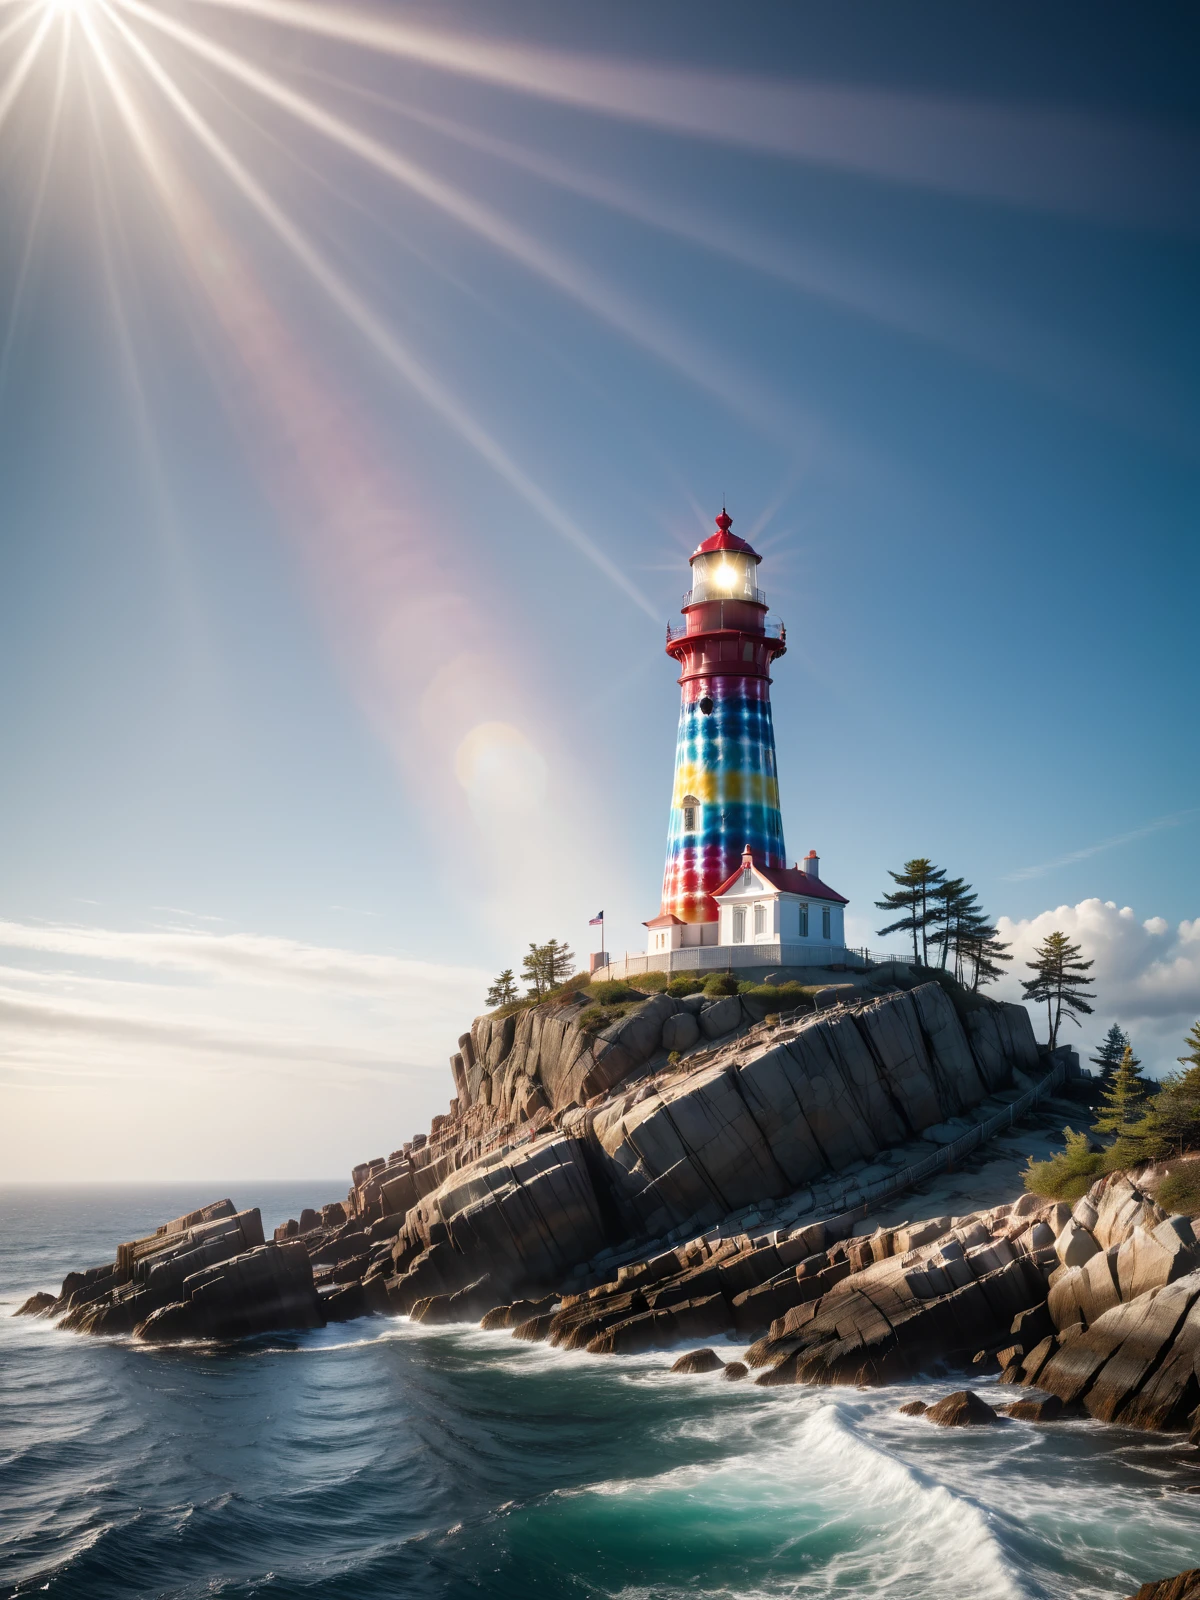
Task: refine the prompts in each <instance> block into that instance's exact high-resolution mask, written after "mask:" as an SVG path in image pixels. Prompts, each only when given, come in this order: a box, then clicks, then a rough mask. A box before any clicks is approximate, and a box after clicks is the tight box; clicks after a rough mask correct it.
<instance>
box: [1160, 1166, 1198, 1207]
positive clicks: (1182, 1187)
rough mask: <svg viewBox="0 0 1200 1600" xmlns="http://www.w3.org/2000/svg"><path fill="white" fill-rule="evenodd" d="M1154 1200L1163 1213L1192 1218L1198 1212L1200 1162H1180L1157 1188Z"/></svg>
mask: <svg viewBox="0 0 1200 1600" xmlns="http://www.w3.org/2000/svg"><path fill="white" fill-rule="evenodd" d="M1155 1199H1156V1200H1157V1201H1158V1203H1159V1205H1160V1206H1161V1207H1162V1208H1163V1210H1164V1211H1173V1212H1176V1213H1180V1214H1185V1215H1187V1216H1189V1217H1190V1216H1194V1215H1195V1214H1196V1212H1197V1211H1200V1161H1181V1162H1180V1163H1179V1165H1178V1166H1176V1167H1173V1168H1172V1169H1171V1170H1170V1171H1169V1172H1168V1173H1167V1175H1166V1177H1165V1178H1164V1179H1163V1181H1162V1182H1161V1183H1160V1184H1159V1186H1158V1193H1157V1194H1156V1195H1155Z"/></svg>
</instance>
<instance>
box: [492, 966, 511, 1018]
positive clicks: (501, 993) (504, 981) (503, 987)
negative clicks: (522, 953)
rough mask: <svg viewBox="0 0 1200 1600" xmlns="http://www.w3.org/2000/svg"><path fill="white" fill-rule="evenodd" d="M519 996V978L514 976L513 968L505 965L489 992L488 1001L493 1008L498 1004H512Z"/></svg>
mask: <svg viewBox="0 0 1200 1600" xmlns="http://www.w3.org/2000/svg"><path fill="white" fill-rule="evenodd" d="M516 998H517V980H516V979H515V978H514V977H513V969H512V968H511V967H505V969H504V971H503V972H502V973H501V974H500V976H499V977H498V978H497V979H496V981H495V983H494V984H493V985H492V987H491V988H490V989H489V990H488V992H487V1003H488V1005H489V1006H491V1007H492V1009H493V1010H495V1008H496V1007H497V1006H510V1005H512V1003H513V1001H514V1000H515V999H516Z"/></svg>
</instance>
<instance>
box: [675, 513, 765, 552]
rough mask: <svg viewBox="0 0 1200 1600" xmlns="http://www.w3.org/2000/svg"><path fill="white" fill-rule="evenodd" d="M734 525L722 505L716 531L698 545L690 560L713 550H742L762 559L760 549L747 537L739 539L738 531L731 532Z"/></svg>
mask: <svg viewBox="0 0 1200 1600" xmlns="http://www.w3.org/2000/svg"><path fill="white" fill-rule="evenodd" d="M732 526H733V518H732V517H731V516H730V515H729V513H728V511H726V510H725V508H724V506H722V507H721V515H720V516H719V517H718V518H717V531H716V533H712V534H709V536H708V538H707V539H705V541H704V543H703V544H701V545H697V546H696V548H695V550H693V551H692V553H691V555H690V556H689V557H688V560H689V561H695V559H696V557H697V556H706V555H708V554H709V552H710V551H712V550H741V551H742V552H743V554H745V555H748V556H753V557H754V559H755V561H761V560H762V557H761V556H760V555H759V553H758V551H757V550H754V549H752V548H751V547H750V546H749V545H748V544H747V543H746V541H745V539H739V538H738V536H737V534H736V533H730V531H729V530H730V528H732Z"/></svg>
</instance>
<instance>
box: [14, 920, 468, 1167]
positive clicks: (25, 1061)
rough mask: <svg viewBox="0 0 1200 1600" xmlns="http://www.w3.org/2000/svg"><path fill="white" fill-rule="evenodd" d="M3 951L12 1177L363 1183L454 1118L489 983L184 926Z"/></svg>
mask: <svg viewBox="0 0 1200 1600" xmlns="http://www.w3.org/2000/svg"><path fill="white" fill-rule="evenodd" d="M0 949H7V951H8V952H9V953H10V959H9V960H8V961H7V962H4V963H2V964H0V1171H3V1172H4V1173H5V1175H6V1176H8V1177H10V1178H34V1177H58V1178H62V1177H72V1178H81V1179H82V1178H87V1179H112V1178H122V1179H123V1178H131V1177H133V1178H144V1177H167V1176H172V1175H178V1174H179V1173H181V1172H191V1173H199V1174H202V1175H205V1176H213V1177H215V1176H216V1175H217V1174H218V1173H221V1172H225V1173H230V1172H233V1173H243V1174H244V1173H246V1172H251V1173H255V1174H257V1175H260V1176H271V1175H274V1176H283V1175H289V1174H295V1173H297V1172H300V1173H303V1172H309V1173H312V1172H329V1171H331V1170H333V1171H336V1170H338V1169H339V1168H342V1169H345V1170H346V1171H348V1170H349V1168H350V1167H351V1166H352V1165H353V1164H354V1163H355V1162H356V1161H361V1160H363V1159H364V1157H367V1156H374V1155H377V1154H379V1153H381V1151H386V1150H390V1149H394V1148H395V1147H397V1146H398V1145H399V1144H401V1143H402V1142H403V1141H404V1139H406V1138H409V1137H411V1135H412V1134H413V1133H416V1132H420V1131H423V1130H424V1129H425V1128H427V1127H428V1125H429V1119H430V1117H431V1116H433V1115H435V1114H436V1113H437V1112H439V1111H445V1110H446V1107H447V1105H448V1102H449V1100H450V1097H451V1096H452V1095H453V1093H454V1087H453V1082H452V1079H451V1076H450V1071H449V1066H448V1057H449V1055H450V1053H451V1051H452V1050H453V1049H454V1048H455V1040H456V1039H457V1038H458V1036H459V1034H460V1033H461V1032H462V1031H463V1028H464V1027H465V1026H466V1025H467V1024H468V1022H469V1021H470V1019H471V1017H473V1016H474V1015H475V1013H476V1012H477V1011H478V1010H479V1007H480V1002H481V1000H482V997H483V993H484V989H485V986H486V981H487V977H488V976H490V975H485V974H484V973H482V972H479V971H477V970H475V969H473V968H470V967H454V966H445V965H437V964H435V963H433V962H427V961H416V960H409V959H407V958H404V957H400V956H392V955H377V954H373V953H369V952H363V951H357V950H345V949H339V948H335V947H328V946H323V945H309V944H305V943H303V942H301V941H299V940H295V939H284V938H279V937H276V936H274V935H269V934H252V933H238V934H232V933H231V934H221V933H214V932H210V931H207V930H192V929H179V928H169V929H152V930H149V931H141V932H138V931H129V930H120V929H113V928H94V927H93V928H87V927H78V926H67V925H54V926H33V925H30V924H27V923H18V922H11V921H10V922H0ZM324 1198H328V1196H324Z"/></svg>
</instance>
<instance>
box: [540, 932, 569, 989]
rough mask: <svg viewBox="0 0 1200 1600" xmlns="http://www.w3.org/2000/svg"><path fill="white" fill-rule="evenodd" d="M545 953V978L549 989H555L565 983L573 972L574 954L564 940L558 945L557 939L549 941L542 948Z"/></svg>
mask: <svg viewBox="0 0 1200 1600" xmlns="http://www.w3.org/2000/svg"><path fill="white" fill-rule="evenodd" d="M544 948H545V952H546V976H547V977H548V978H549V980H550V982H549V987H550V988H551V989H556V988H557V987H558V985H559V984H560V983H566V981H567V979H568V978H569V977H570V976H571V974H572V972H573V971H574V970H575V952H574V951H573V950H572V949H571V947H570V945H568V944H567V942H566V940H565V939H564V940H563V942H562V943H561V944H560V943H559V942H558V940H557V939H551V940H550V942H549V943H548V944H547V945H545V946H544Z"/></svg>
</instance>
